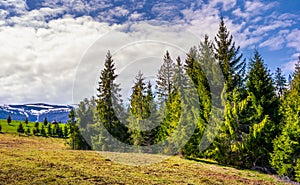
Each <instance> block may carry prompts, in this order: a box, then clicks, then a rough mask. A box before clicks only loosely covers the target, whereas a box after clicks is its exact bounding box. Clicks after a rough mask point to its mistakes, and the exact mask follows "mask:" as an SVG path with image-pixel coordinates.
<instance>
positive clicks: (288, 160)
mask: <svg viewBox="0 0 300 185" xmlns="http://www.w3.org/2000/svg"><path fill="white" fill-rule="evenodd" d="M282 111H283V125H284V126H283V129H282V133H281V135H280V136H279V137H278V138H276V139H275V141H274V152H273V153H272V155H271V164H272V166H273V167H274V168H275V169H276V170H277V172H278V174H279V175H285V176H288V177H290V178H292V179H294V178H295V177H297V178H296V179H297V180H298V181H299V182H300V179H299V177H300V171H299V165H300V144H299V141H300V120H299V115H300V56H299V58H298V62H297V63H296V66H295V72H294V74H293V77H292V80H291V82H290V89H289V90H288V91H287V92H286V94H285V95H284V100H283V105H282Z"/></svg>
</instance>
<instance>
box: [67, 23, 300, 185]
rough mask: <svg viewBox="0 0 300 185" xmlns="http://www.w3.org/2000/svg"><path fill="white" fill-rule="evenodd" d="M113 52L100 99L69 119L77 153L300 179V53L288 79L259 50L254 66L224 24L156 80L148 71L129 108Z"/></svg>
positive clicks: (168, 62) (167, 59)
mask: <svg viewBox="0 0 300 185" xmlns="http://www.w3.org/2000/svg"><path fill="white" fill-rule="evenodd" d="M115 62H116V63H117V62H118V61H114V60H113V56H112V54H111V53H110V52H108V53H107V55H106V59H105V65H104V67H101V66H100V67H99V68H101V74H100V78H99V84H98V89H97V91H98V94H97V96H96V97H91V98H86V99H84V100H83V101H81V102H80V104H79V106H78V109H76V110H72V111H71V113H70V115H69V124H70V139H71V140H72V142H70V143H71V145H72V148H73V149H78V150H81V149H91V148H92V149H93V150H100V151H111V152H142V153H158V154H166V155H182V156H184V157H187V158H207V159H212V160H215V161H217V162H218V163H219V164H222V165H229V166H235V167H239V168H247V169H257V170H261V171H263V172H265V173H278V174H279V175H280V176H286V177H289V178H290V179H292V180H296V181H298V182H300V143H299V142H300V56H299V58H298V61H297V63H296V65H295V70H294V72H293V74H291V75H290V76H289V77H288V78H286V77H285V76H284V74H283V71H282V70H281V69H280V68H277V70H276V72H275V73H274V74H272V73H271V71H270V70H269V69H268V67H267V65H266V64H265V63H264V60H263V56H261V55H260V53H259V51H258V50H254V52H253V56H252V58H251V59H250V60H249V61H246V59H244V58H243V55H242V53H241V52H240V47H239V46H236V45H235V42H234V38H233V36H232V35H231V34H230V32H229V30H228V29H227V27H226V25H225V22H224V20H223V19H221V20H220V24H219V30H218V32H217V35H216V36H215V38H214V39H213V40H211V39H210V38H209V37H208V36H205V37H204V38H203V40H202V41H200V44H199V45H198V46H192V47H191V48H190V50H189V52H188V53H187V54H186V58H185V59H181V58H180V57H178V58H176V59H175V60H174V59H172V58H171V55H170V53H169V52H168V51H165V55H164V56H163V63H162V65H161V67H160V69H159V71H158V72H157V78H156V80H155V82H156V83H154V84H152V83H151V82H150V81H146V80H145V78H144V76H143V73H142V71H140V72H139V73H138V74H137V75H136V78H135V81H134V84H133V85H132V91H131V95H130V99H129V104H125V103H124V100H122V96H121V94H120V91H121V89H120V84H118V83H117V82H116V81H117V78H118V75H117V74H116V67H115Z"/></svg>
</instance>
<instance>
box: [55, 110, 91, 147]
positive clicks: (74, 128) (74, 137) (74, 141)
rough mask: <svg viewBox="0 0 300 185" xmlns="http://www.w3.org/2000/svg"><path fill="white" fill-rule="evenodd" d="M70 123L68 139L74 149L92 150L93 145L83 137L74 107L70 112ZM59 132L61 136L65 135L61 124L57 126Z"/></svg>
mask: <svg viewBox="0 0 300 185" xmlns="http://www.w3.org/2000/svg"><path fill="white" fill-rule="evenodd" d="M68 125H69V128H70V133H69V135H70V137H69V139H68V140H67V143H68V144H69V146H70V147H71V149H72V150H90V149H91V147H90V146H89V144H88V143H87V142H86V140H85V139H84V138H83V136H82V135H81V133H80V130H79V127H78V124H77V123H76V116H75V111H74V110H73V109H72V110H71V111H70V113H69V120H68ZM57 128H58V130H57V134H58V136H59V137H63V133H62V130H61V128H60V127H59V126H57Z"/></svg>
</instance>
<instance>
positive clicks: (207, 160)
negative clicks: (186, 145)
mask: <svg viewBox="0 0 300 185" xmlns="http://www.w3.org/2000/svg"><path fill="white" fill-rule="evenodd" d="M186 159H188V160H191V161H196V162H201V163H206V164H216V165H220V164H218V163H217V162H216V161H211V160H209V159H200V158H193V157H187V158H186Z"/></svg>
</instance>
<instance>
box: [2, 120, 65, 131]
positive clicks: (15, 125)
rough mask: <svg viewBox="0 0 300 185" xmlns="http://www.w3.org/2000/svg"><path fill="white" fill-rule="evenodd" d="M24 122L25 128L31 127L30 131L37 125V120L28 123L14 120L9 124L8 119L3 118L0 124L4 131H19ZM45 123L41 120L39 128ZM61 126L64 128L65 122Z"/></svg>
mask: <svg viewBox="0 0 300 185" xmlns="http://www.w3.org/2000/svg"><path fill="white" fill-rule="evenodd" d="M20 123H22V124H23V127H24V129H25V130H27V128H29V129H30V131H32V129H33V128H35V127H34V125H35V122H29V123H28V124H27V125H26V124H25V123H24V121H15V120H12V122H11V123H10V124H7V121H6V120H1V119H0V125H1V127H2V131H1V132H3V133H17V129H18V126H19V124H20ZM42 125H43V123H42V122H40V125H39V128H40V129H41V128H42ZM60 126H61V127H62V128H63V127H64V126H65V124H60ZM45 129H46V130H47V128H46V127H45Z"/></svg>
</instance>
